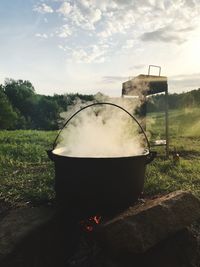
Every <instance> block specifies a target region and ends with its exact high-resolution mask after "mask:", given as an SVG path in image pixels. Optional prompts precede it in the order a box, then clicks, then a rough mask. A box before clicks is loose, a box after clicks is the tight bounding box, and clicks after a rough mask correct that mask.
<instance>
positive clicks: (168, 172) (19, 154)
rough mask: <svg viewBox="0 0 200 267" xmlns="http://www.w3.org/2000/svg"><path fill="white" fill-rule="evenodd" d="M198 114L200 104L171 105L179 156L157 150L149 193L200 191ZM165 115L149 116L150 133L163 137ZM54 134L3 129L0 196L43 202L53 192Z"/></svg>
mask: <svg viewBox="0 0 200 267" xmlns="http://www.w3.org/2000/svg"><path fill="white" fill-rule="evenodd" d="M199 114H200V109H187V110H178V111H177V110H176V111H170V114H169V121H170V150H171V151H173V149H174V147H176V150H177V152H178V153H179V154H180V162H179V163H175V162H174V161H173V159H172V156H170V158H169V159H167V160H166V159H164V158H163V157H162V156H158V157H157V159H156V160H154V161H153V162H152V163H151V164H149V165H148V166H147V171H146V182H145V190H144V192H145V195H148V196H149V195H150V196H151V195H155V194H162V193H167V192H171V191H173V190H178V189H186V190H191V191H192V192H193V193H194V194H195V195H197V196H199V197H200V116H199ZM163 121H164V117H163V114H161V113H159V114H151V116H150V117H149V118H148V124H147V126H148V130H149V131H150V132H151V135H152V138H154V139H155V138H158V139H160V138H163V134H162V133H163V132H164V123H163ZM55 136H56V132H50V131H49V132H45V131H29V130H27V131H23V130H20V131H0V188H1V189H0V199H2V200H4V201H6V202H8V203H10V204H12V205H26V204H27V203H30V204H31V205H39V204H41V203H44V202H47V201H49V200H52V199H53V198H54V166H53V163H52V162H51V161H50V160H49V159H48V157H47V154H46V150H47V149H50V148H51V145H52V142H53V140H54V138H55ZM161 150H162V149H161ZM161 150H160V151H159V153H161V154H162V151H161Z"/></svg>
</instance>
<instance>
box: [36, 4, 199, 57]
mask: <svg viewBox="0 0 200 267" xmlns="http://www.w3.org/2000/svg"><path fill="white" fill-rule="evenodd" d="M52 1H53V0H51V1H50V0H43V4H41V3H40V4H39V5H38V6H37V8H36V9H37V11H38V12H40V13H45V12H46V13H48V12H49V13H50V12H53V9H52V7H50V6H48V5H47V4H45V3H50V2H52ZM54 1H56V0H54ZM59 2H60V3H59ZM55 5H57V6H58V7H57V9H56V12H55V13H54V16H58V15H59V19H60V21H61V23H62V25H61V27H60V29H59V30H58V31H57V32H56V36H57V37H61V38H63V40H62V44H61V45H62V46H63V47H65V46H66V44H67V45H68V47H70V46H71V48H72V50H71V55H72V57H73V58H76V59H77V60H78V61H80V62H99V61H103V60H105V58H106V57H107V56H108V55H113V54H116V53H118V54H120V53H121V52H122V50H123V53H124V49H131V48H133V47H136V48H138V47H139V45H138V44H140V47H141V46H145V45H146V44H147V42H150V41H151V43H156V44H157V45H158V44H159V43H160V42H162V43H163V42H165V43H171V44H172V45H174V44H184V43H185V42H186V41H187V40H188V39H190V34H191V33H192V32H193V31H194V30H195V29H196V27H197V26H198V25H200V20H199V18H198V17H199V13H200V1H199V0H198V1H197V0H196V1H195V0H191V1H190V0H177V1H173V0H163V1H160V0H109V1H108V0H101V1H99V0H77V1H73V0H68V1H67V0H65V1H64V0H62V1H61V0H57V3H56V4H55V3H54V5H53V4H52V6H55ZM60 15H62V16H60ZM53 30H54V29H53ZM69 36H70V41H72V43H66V42H69V39H68V38H67V37H69ZM65 39H66V40H65ZM59 42H60V41H59ZM110 43H112V45H110ZM102 44H104V45H107V48H106V51H105V48H104V49H103V55H99V56H97V55H98V53H100V51H97V48H95V47H94V45H96V47H101V45H102ZM85 47H87V49H86V48H85ZM101 48H102V47H101ZM95 49H96V51H95ZM68 51H69V50H68ZM69 53H70V52H69Z"/></svg>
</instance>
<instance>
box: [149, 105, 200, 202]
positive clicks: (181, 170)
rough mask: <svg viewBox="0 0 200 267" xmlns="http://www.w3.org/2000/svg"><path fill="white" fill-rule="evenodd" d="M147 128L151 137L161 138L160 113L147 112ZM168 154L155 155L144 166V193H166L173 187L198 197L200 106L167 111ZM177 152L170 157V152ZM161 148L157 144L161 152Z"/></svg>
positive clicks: (161, 120) (199, 184)
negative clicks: (177, 157)
mask: <svg viewBox="0 0 200 267" xmlns="http://www.w3.org/2000/svg"><path fill="white" fill-rule="evenodd" d="M147 125H148V130H150V132H151V138H152V139H153V140H155V139H156V138H158V139H164V138H165V137H164V114H163V113H157V114H155V113H154V114H150V115H149V117H148V124H147ZM169 140H170V157H169V159H168V160H164V159H162V157H158V158H157V159H156V160H154V161H153V162H152V163H151V164H149V165H148V167H147V172H146V183H145V192H146V194H149V195H152V194H160V193H168V192H171V191H174V190H179V189H183V190H191V191H192V192H193V193H194V194H195V195H196V196H198V197H200V108H193V109H183V110H173V111H170V112H169ZM174 148H176V151H177V152H178V154H179V155H180V161H179V163H178V164H177V163H175V162H174V161H173V157H172V152H173V151H174ZM163 149H164V148H158V152H159V154H161V155H162V152H163Z"/></svg>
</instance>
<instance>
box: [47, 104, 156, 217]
mask: <svg viewBox="0 0 200 267" xmlns="http://www.w3.org/2000/svg"><path fill="white" fill-rule="evenodd" d="M95 105H111V106H114V107H117V108H120V109H121V110H123V111H124V112H126V113H127V114H128V115H129V116H131V118H132V119H133V120H134V121H135V122H136V123H137V124H138V126H139V128H140V129H141V131H142V133H143V134H144V137H145V139H146V142H147V147H148V149H145V150H144V153H143V154H142V155H137V156H129V157H109V158H93V157H91V158H88V157H87V158H80V157H69V156H62V155H58V154H56V150H54V148H55V147H56V143H57V140H58V137H59V135H60V133H61V131H62V130H63V129H64V128H65V126H66V125H67V124H68V123H69V121H71V119H72V118H73V117H74V116H76V114H78V113H79V112H81V111H82V110H84V109H86V108H89V107H92V106H95ZM47 153H48V156H49V158H50V159H51V160H53V161H54V163H55V191H56V200H57V204H58V207H59V208H60V209H61V210H65V211H68V212H69V213H71V214H73V215H74V216H78V217H81V218H84V217H87V216H92V215H95V214H107V215H108V214H112V213H115V212H117V211H120V210H121V209H124V208H126V207H128V206H129V205H131V204H132V203H134V202H135V201H136V200H137V199H138V198H139V196H140V195H141V193H142V192H143V187H144V177H145V167H146V164H148V163H150V162H151V161H152V160H153V159H154V158H155V156H156V152H152V151H150V144H149V141H148V139H147V136H146V134H145V132H144V130H143V128H142V127H141V125H140V124H139V122H138V121H137V120H136V119H135V117H133V116H132V115H131V114H130V113H129V112H128V111H127V110H125V109H124V108H122V107H120V106H118V105H116V104H113V103H104V102H103V103H94V104H91V105H88V106H86V107H84V108H82V109H80V110H79V111H77V112H76V113H74V114H73V115H72V116H71V117H70V118H69V119H68V120H67V121H66V123H65V124H64V126H63V128H62V129H61V130H60V132H59V134H58V136H57V137H56V139H55V141H54V144H53V149H52V150H49V151H47Z"/></svg>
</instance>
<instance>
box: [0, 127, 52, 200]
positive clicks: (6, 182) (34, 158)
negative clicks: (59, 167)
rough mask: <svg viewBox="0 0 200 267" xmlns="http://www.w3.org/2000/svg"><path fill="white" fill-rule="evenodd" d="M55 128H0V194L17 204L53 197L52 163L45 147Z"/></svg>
mask: <svg viewBox="0 0 200 267" xmlns="http://www.w3.org/2000/svg"><path fill="white" fill-rule="evenodd" d="M55 135H56V133H55V132H46V131H29V130H28V131H22V130H20V131H0V187H1V190H0V198H1V199H3V200H5V201H7V202H9V203H11V204H12V205H16V204H17V205H18V204H22V203H29V202H31V203H32V204H38V203H42V202H44V201H48V200H51V199H52V198H53V197H54V189H53V185H54V167H53V163H52V162H51V161H50V160H49V159H48V157H47V154H46V150H47V149H50V148H51V144H52V142H53V140H54V138H55Z"/></svg>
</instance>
